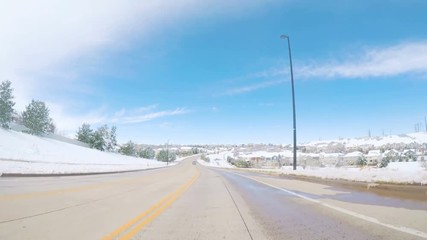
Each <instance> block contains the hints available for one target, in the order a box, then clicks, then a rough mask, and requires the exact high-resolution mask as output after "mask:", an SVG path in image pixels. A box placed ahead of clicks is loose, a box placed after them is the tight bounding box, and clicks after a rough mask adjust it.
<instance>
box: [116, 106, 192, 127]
mask: <svg viewBox="0 0 427 240" xmlns="http://www.w3.org/2000/svg"><path fill="white" fill-rule="evenodd" d="M151 109H153V108H150V107H149V108H147V110H145V111H143V112H141V109H136V110H133V111H129V113H127V111H126V110H125V111H123V110H121V111H120V114H117V113H116V114H114V116H115V117H114V118H111V120H109V121H110V122H111V123H114V124H131V123H143V122H147V121H151V120H154V119H157V118H163V117H167V116H175V115H182V114H185V113H188V112H189V111H187V110H186V109H185V108H176V109H174V110H164V111H157V112H151V111H150V110H151Z"/></svg>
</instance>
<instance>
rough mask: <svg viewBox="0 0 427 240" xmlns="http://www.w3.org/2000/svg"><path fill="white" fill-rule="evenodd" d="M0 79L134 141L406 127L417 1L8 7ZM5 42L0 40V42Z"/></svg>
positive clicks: (305, 135)
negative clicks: (294, 115) (294, 117)
mask: <svg viewBox="0 0 427 240" xmlns="http://www.w3.org/2000/svg"><path fill="white" fill-rule="evenodd" d="M3 5H4V6H6V7H2V9H1V10H0V35H1V36H2V39H1V40H0V46H1V47H0V52H4V53H6V54H2V56H0V72H1V73H0V74H2V75H0V78H1V79H9V80H11V81H12V83H13V87H14V88H15V97H16V99H15V100H16V102H17V108H18V110H20V111H21V110H22V109H23V108H24V106H25V105H26V104H27V103H28V102H29V101H30V100H31V99H32V98H35V99H40V100H43V101H45V102H46V103H47V104H48V106H49V108H50V109H51V115H52V117H53V118H54V120H55V123H56V125H57V126H58V129H59V132H60V133H61V134H64V135H73V134H74V133H75V131H76V130H77V128H78V126H80V125H81V124H82V123H83V122H87V123H89V124H91V125H92V126H93V127H94V128H96V127H98V126H100V125H102V124H108V125H109V126H112V125H116V126H117V127H118V135H119V141H121V142H124V141H127V140H129V139H131V140H133V141H135V142H137V143H155V144H161V143H165V142H167V141H169V142H171V143H182V144H187V143H284V144H288V143H291V142H292V105H291V88H290V80H289V79H290V74H289V59H288V52H287V43H286V41H284V40H281V39H280V35H281V34H287V35H289V36H290V39H291V46H292V55H293V63H294V78H295V89H296V90H295V91H296V106H297V129H298V141H299V142H307V141H312V140H318V139H335V138H338V137H344V138H347V137H363V136H367V135H368V131H369V129H370V131H371V132H372V135H378V136H380V135H382V134H383V132H384V133H385V134H390V133H392V134H399V133H407V132H413V131H414V125H415V124H417V123H424V116H426V115H427V107H426V103H427V94H426V91H427V31H426V30H425V29H426V28H425V23H426V22H427V15H426V14H425V12H426V10H427V2H425V1H421V0H419V1H411V2H410V3H409V2H408V1H332V0H328V1H278V0H269V1H259V0H256V1H249V2H248V1H237V0H228V1H213V0H212V1H210V0H208V1H196V0H178V1H174V2H173V3H170V1H131V0H125V1H116V0H106V1H100V0H94V1H60V2H56V1H52V0H44V1H41V2H40V1H29V2H27V3H26V4H25V5H24V4H23V3H20V2H19V1H6V4H3ZM4 36H5V37H4Z"/></svg>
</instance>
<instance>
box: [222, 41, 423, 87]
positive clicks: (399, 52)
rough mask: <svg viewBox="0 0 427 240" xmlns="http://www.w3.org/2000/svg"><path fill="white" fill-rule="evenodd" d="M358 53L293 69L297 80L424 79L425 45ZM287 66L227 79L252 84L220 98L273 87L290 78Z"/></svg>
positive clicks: (408, 44)
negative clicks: (401, 77)
mask: <svg viewBox="0 0 427 240" xmlns="http://www.w3.org/2000/svg"><path fill="white" fill-rule="evenodd" d="M361 52H362V53H360V54H355V53H353V52H351V53H349V54H348V56H337V59H343V58H344V60H343V61H338V60H320V61H315V62H313V63H310V64H305V63H302V62H301V61H299V64H296V65H295V66H294V74H295V77H296V79H338V78H339V79H346V78H368V77H369V78H377V77H392V76H397V75H402V74H420V76H427V42H426V41H421V42H408V43H401V44H397V45H394V46H389V47H382V48H381V47H377V48H368V49H367V50H364V51H361ZM289 77H290V76H289V66H282V67H274V68H271V69H268V70H264V71H260V72H255V73H251V74H248V75H245V76H241V77H236V78H233V79H228V80H227V81H226V82H227V83H229V84H235V83H242V82H249V81H250V82H254V81H257V83H252V84H247V85H246V86H240V87H234V88H228V89H227V90H225V91H224V94H222V95H238V94H244V93H249V92H254V91H257V90H259V89H263V88H268V87H272V86H275V85H278V84H281V83H283V82H285V81H288V80H270V81H268V80H266V79H275V78H276V79H277V78H283V79H285V78H286V79H289Z"/></svg>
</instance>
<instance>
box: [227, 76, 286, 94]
mask: <svg viewBox="0 0 427 240" xmlns="http://www.w3.org/2000/svg"><path fill="white" fill-rule="evenodd" d="M284 82H285V80H273V81H263V82H260V83H255V84H251V85H246V86H240V87H235V88H230V89H227V90H226V91H225V93H224V95H231V96H233V95H239V94H244V93H250V92H253V91H257V90H260V89H263V88H268V87H272V86H275V85H279V84H282V83H284Z"/></svg>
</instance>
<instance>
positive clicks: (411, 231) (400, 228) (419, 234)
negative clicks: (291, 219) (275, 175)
mask: <svg viewBox="0 0 427 240" xmlns="http://www.w3.org/2000/svg"><path fill="white" fill-rule="evenodd" d="M233 174H235V175H239V176H241V177H244V178H247V179H251V180H253V181H255V182H259V183H261V184H264V185H267V186H269V187H272V188H275V189H277V190H280V191H283V192H286V193H289V194H291V195H293V196H296V197H299V198H302V199H305V200H307V201H310V202H313V203H317V204H320V205H322V206H324V207H327V208H330V209H333V210H335V211H338V212H341V213H344V214H347V215H350V216H352V217H356V218H359V219H362V220H365V221H368V222H371V223H375V224H378V225H381V226H383V227H387V228H390V229H393V230H396V231H399V232H403V233H407V234H411V235H414V236H417V237H422V238H426V239H427V233H425V232H422V231H419V230H416V229H413V228H408V227H403V226H394V225H391V224H388V223H383V222H380V221H379V220H378V219H376V218H373V217H369V216H366V215H363V214H360V213H357V212H353V211H350V210H347V209H344V208H341V207H337V206H334V205H331V204H327V203H324V202H321V201H319V200H316V199H313V198H310V197H307V196H304V195H301V194H298V193H296V192H292V191H289V190H287V189H284V188H280V187H276V186H274V185H271V184H269V183H266V182H263V181H261V180H258V179H255V178H252V177H248V176H245V175H242V174H239V173H233Z"/></svg>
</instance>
